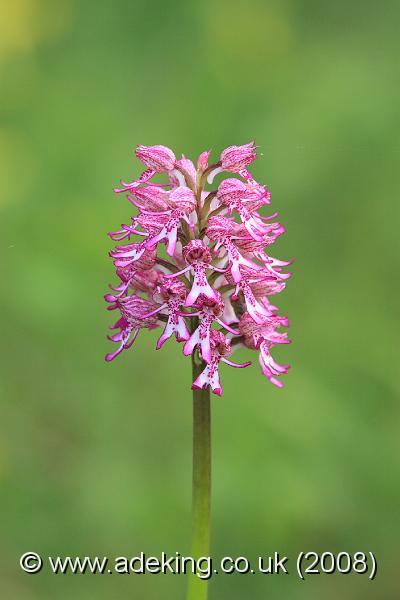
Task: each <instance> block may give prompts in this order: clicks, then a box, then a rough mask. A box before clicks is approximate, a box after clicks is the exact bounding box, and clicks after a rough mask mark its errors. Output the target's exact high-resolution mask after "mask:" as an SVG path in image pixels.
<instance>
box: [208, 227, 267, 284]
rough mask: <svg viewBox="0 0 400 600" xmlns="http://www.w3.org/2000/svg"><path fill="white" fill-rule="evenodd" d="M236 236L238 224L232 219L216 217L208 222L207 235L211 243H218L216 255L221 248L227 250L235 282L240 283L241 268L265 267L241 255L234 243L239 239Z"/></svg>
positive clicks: (215, 247) (215, 249) (215, 248)
mask: <svg viewBox="0 0 400 600" xmlns="http://www.w3.org/2000/svg"><path fill="white" fill-rule="evenodd" d="M235 234H236V223H235V222H233V221H232V220H231V219H227V218H226V217H222V216H215V217H211V219H210V220H209V221H208V226H207V229H206V235H207V237H208V238H209V239H210V240H211V241H216V242H217V243H216V244H215V246H214V253H218V252H219V249H220V248H221V246H222V247H223V248H224V249H225V250H226V254H227V257H228V261H229V268H230V271H231V274H232V277H233V280H234V282H235V283H238V282H239V281H240V280H241V278H242V274H241V267H244V266H247V267H250V268H252V269H262V268H263V267H262V266H261V265H258V264H257V263H254V262H252V261H251V260H249V259H248V258H245V257H244V256H242V255H241V254H240V252H239V250H238V248H237V245H236V244H235V243H234V241H233V240H234V239H236V237H237V236H236V235H235Z"/></svg>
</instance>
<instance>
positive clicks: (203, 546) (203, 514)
mask: <svg viewBox="0 0 400 600" xmlns="http://www.w3.org/2000/svg"><path fill="white" fill-rule="evenodd" d="M205 366H206V364H205V363H204V361H202V360H200V359H199V358H198V357H197V356H196V355H195V353H193V354H192V370H193V380H194V379H195V378H196V377H197V376H198V375H199V374H200V373H201V372H202V371H203V369H204V368H205ZM192 502H193V504H192V546H191V554H190V555H191V556H192V557H193V558H194V559H195V560H198V559H199V558H201V557H203V556H205V557H207V556H209V555H210V514H211V406H210V388H209V387H208V388H206V389H205V390H193V499H192ZM207 597H208V581H206V580H204V579H200V578H199V577H198V576H197V575H189V588H188V595H187V600H207Z"/></svg>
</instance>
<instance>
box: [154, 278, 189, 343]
mask: <svg viewBox="0 0 400 600" xmlns="http://www.w3.org/2000/svg"><path fill="white" fill-rule="evenodd" d="M186 295H187V289H186V287H185V284H184V283H182V282H181V281H176V280H171V279H167V278H166V277H164V278H163V279H162V282H161V283H160V284H159V285H158V286H157V288H156V290H155V293H154V294H153V299H154V301H155V302H161V305H160V306H158V307H157V308H156V309H155V310H153V311H152V312H151V313H149V314H148V315H147V316H148V317H150V316H152V315H155V314H157V313H159V312H161V311H167V313H168V321H167V324H166V326H165V328H164V331H163V333H162V334H161V337H160V339H159V340H158V342H157V350H159V349H160V348H161V346H162V345H163V344H164V342H166V341H167V340H168V339H169V338H170V337H171V336H172V335H173V334H175V338H176V341H177V342H184V341H185V340H187V339H188V338H189V335H190V334H189V331H188V328H187V326H186V322H185V319H184V314H182V312H181V310H182V304H183V303H184V301H185V298H186Z"/></svg>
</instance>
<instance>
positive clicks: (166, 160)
mask: <svg viewBox="0 0 400 600" xmlns="http://www.w3.org/2000/svg"><path fill="white" fill-rule="evenodd" d="M135 154H136V156H137V158H138V159H139V160H141V161H142V163H144V164H145V165H146V166H147V167H148V168H147V169H146V170H145V171H144V172H143V173H142V174H141V176H140V177H139V179H135V180H134V181H132V182H130V183H126V182H125V181H121V184H122V186H123V187H122V188H115V189H114V192H117V193H119V192H126V191H129V190H134V189H136V188H137V187H139V186H140V185H143V184H145V183H147V182H148V181H149V180H150V179H151V178H152V177H153V176H154V175H155V174H156V173H168V172H170V171H172V170H173V169H174V168H175V162H176V158H175V154H174V153H173V152H172V150H170V148H167V147H166V146H138V147H137V148H136V150H135Z"/></svg>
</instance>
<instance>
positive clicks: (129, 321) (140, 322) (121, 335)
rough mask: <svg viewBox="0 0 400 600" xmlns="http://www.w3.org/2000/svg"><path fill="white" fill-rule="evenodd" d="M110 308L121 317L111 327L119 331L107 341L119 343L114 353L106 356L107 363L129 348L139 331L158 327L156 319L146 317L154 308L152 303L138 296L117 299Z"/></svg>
mask: <svg viewBox="0 0 400 600" xmlns="http://www.w3.org/2000/svg"><path fill="white" fill-rule="evenodd" d="M110 308H111V309H113V310H116V309H118V310H120V312H121V317H120V319H118V321H117V322H116V323H115V324H114V325H113V326H112V327H111V329H119V330H120V331H119V332H118V333H116V334H114V335H112V336H109V339H110V340H111V341H112V342H117V343H119V346H118V348H117V350H115V352H113V353H111V354H107V355H106V361H108V362H110V361H111V360H114V358H115V357H116V356H118V354H120V353H121V352H122V350H127V349H128V348H130V347H131V346H132V344H133V342H134V341H135V340H136V338H137V336H138V333H139V331H140V330H141V329H154V328H155V327H158V323H157V317H154V316H148V313H149V311H151V310H152V309H153V308H154V303H153V302H150V301H149V300H145V299H144V298H141V297H140V296H135V295H134V296H126V297H124V298H121V299H117V300H116V303H115V305H114V306H111V307H110Z"/></svg>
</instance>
